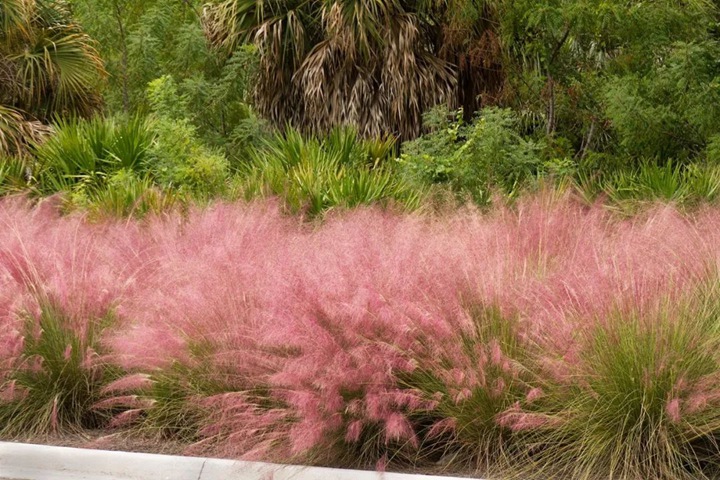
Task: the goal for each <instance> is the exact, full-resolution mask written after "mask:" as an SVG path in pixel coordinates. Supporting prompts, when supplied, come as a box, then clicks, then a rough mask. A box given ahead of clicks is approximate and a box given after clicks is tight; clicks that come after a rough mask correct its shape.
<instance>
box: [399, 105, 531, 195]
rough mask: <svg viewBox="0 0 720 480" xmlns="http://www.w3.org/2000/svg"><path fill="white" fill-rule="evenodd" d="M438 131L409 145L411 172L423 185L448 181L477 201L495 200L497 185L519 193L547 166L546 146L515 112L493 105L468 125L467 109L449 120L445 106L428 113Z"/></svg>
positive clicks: (406, 162) (406, 159) (406, 161)
mask: <svg viewBox="0 0 720 480" xmlns="http://www.w3.org/2000/svg"><path fill="white" fill-rule="evenodd" d="M425 119H426V125H427V126H428V127H429V128H431V129H433V132H432V133H429V134H427V135H425V136H423V137H421V138H419V139H417V140H414V141H412V142H408V143H405V144H404V145H403V148H402V150H403V155H402V156H401V163H402V164H403V170H404V173H405V175H406V176H408V177H410V178H413V179H415V180H416V181H418V182H419V183H421V184H422V183H427V182H429V183H447V184H449V185H450V186H451V188H452V189H453V190H455V191H457V192H458V193H460V194H466V195H470V196H471V197H472V198H473V199H474V200H475V201H476V202H478V203H480V204H484V203H487V202H489V200H490V195H491V191H492V189H493V188H499V189H501V190H503V191H504V192H505V193H507V194H510V195H512V194H514V193H515V192H517V191H518V190H519V189H520V188H521V187H522V186H523V185H524V182H525V181H526V180H527V179H528V178H530V177H532V176H533V175H534V174H536V173H537V172H538V170H539V169H540V168H541V165H542V161H541V156H540V150H541V147H540V145H538V144H537V143H535V142H533V141H532V140H528V139H525V138H524V137H522V136H521V135H520V134H519V133H518V128H517V127H518V120H517V117H516V115H515V114H514V113H513V112H512V111H511V110H503V109H497V108H487V109H484V110H482V111H481V112H480V113H479V115H478V117H477V119H476V120H474V121H473V122H472V123H470V124H465V123H464V121H463V119H462V112H458V114H457V116H456V118H455V120H453V121H448V120H447V114H446V113H444V112H443V110H442V109H439V110H435V111H433V112H431V113H430V114H429V115H427V116H426V118H425Z"/></svg>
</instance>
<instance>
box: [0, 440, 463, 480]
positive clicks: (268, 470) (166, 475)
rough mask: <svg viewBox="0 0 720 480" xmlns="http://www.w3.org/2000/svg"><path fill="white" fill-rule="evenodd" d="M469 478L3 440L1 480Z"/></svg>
mask: <svg viewBox="0 0 720 480" xmlns="http://www.w3.org/2000/svg"><path fill="white" fill-rule="evenodd" d="M70 479H72V480H381V479H382V480H467V479H460V478H457V477H436V476H429V475H410V474H400V473H377V472H367V471H360V470H339V469H334V468H317V467H300V466H294V465H275V464H270V463H259V462H242V461H235V460H219V459H213V458H194V457H176V456H170V455H151V454H147V453H128V452H108V451H103V450H85V449H78V448H65V447H49V446H45V445H29V444H24V443H7V442H0V480H70Z"/></svg>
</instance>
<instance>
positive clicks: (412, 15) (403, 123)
mask: <svg viewBox="0 0 720 480" xmlns="http://www.w3.org/2000/svg"><path fill="white" fill-rule="evenodd" d="M449 2H452V3H454V4H457V3H463V4H471V6H473V7H474V8H479V9H480V11H481V12H484V13H485V14H488V15H489V14H490V13H492V12H491V11H489V10H487V11H486V10H484V9H485V8H486V6H485V3H486V2H484V1H483V0H418V1H411V0H221V1H220V2H219V3H216V4H212V5H208V6H207V7H206V8H205V14H204V24H205V29H206V32H207V35H208V38H209V39H210V41H211V42H212V43H213V44H215V45H217V46H219V47H223V48H225V49H227V51H228V52H232V50H233V49H235V48H236V47H237V46H238V45H239V44H241V43H244V42H253V43H255V44H256V45H257V46H258V48H259V52H260V66H261V68H260V79H259V81H258V83H257V89H256V92H255V96H256V102H257V106H258V108H259V109H260V111H261V112H262V113H263V114H264V115H266V116H268V117H269V118H270V119H271V120H273V121H274V122H275V123H277V124H284V123H292V124H294V125H296V126H297V127H299V128H301V129H303V130H305V131H311V132H317V131H327V130H329V129H330V128H331V127H332V126H335V125H339V124H351V125H354V126H356V127H357V128H358V129H359V130H360V132H361V133H362V134H364V135H367V136H374V135H380V134H383V133H394V134H395V135H398V136H400V137H401V138H409V137H414V136H416V135H418V134H419V133H420V129H421V115H422V113H423V112H424V111H425V110H427V109H429V108H430V107H432V106H434V105H437V104H441V103H448V104H451V106H452V105H455V104H462V103H465V102H466V101H467V100H470V102H471V103H472V102H476V98H477V96H478V95H479V93H482V90H483V89H484V88H485V89H487V88H486V87H487V85H488V84H489V83H490V82H489V81H488V79H491V80H492V79H493V78H494V77H497V76H498V75H497V73H496V70H493V67H495V64H493V63H492V62H490V63H487V62H485V60H484V57H486V56H487V55H488V51H489V50H491V49H492V48H494V46H493V45H491V43H492V42H488V41H487V36H486V33H487V32H486V29H487V28H489V27H488V25H484V24H482V22H481V23H477V22H475V23H473V24H472V25H469V26H467V27H466V29H465V31H464V32H458V30H457V29H455V30H453V29H452V28H451V27H457V25H458V24H459V22H455V23H447V24H445V25H443V24H442V21H443V19H447V20H452V19H450V18H449V17H448V16H447V15H446V13H447V11H448V7H449ZM476 3H477V5H475V4H476ZM465 6H467V5H465ZM460 36H462V37H463V38H460ZM468 41H470V42H471V43H468ZM473 41H474V42H475V43H472V42H473ZM478 42H485V44H483V45H484V46H483V47H482V48H484V49H485V50H483V51H478V55H476V57H477V59H478V60H479V61H475V60H473V59H471V58H470V56H469V53H470V52H471V50H472V48H475V47H477V45H478ZM490 54H495V52H490ZM478 68H480V69H486V70H487V71H488V72H492V75H489V76H486V77H487V78H485V77H483V74H482V72H481V74H480V75H478V76H477V77H475V76H474V75H475V73H477V70H478ZM493 81H494V80H493ZM494 83H495V84H497V82H494ZM458 86H460V87H461V89H460V90H458ZM493 88H495V86H493ZM461 91H462V95H461ZM463 96H464V97H465V98H463Z"/></svg>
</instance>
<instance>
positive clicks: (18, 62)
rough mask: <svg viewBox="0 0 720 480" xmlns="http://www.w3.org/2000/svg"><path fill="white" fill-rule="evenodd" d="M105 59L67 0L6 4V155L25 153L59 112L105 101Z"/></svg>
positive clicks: (2, 41)
mask: <svg viewBox="0 0 720 480" xmlns="http://www.w3.org/2000/svg"><path fill="white" fill-rule="evenodd" d="M104 72H105V71H104V69H103V64H102V60H101V59H100V57H99V55H98V53H97V51H96V50H95V48H94V46H93V42H92V41H91V39H90V38H89V37H88V36H87V35H85V34H84V33H83V32H82V30H81V29H80V28H79V26H78V25H77V24H75V23H73V22H72V20H71V15H70V11H69V8H68V6H67V4H66V2H64V1H61V0H52V1H51V0H2V2H0V85H2V88H0V154H3V153H4V154H15V153H22V152H23V150H24V148H25V146H26V145H27V144H28V142H30V141H33V140H37V138H38V137H41V136H42V135H43V134H45V133H46V132H47V131H48V128H47V127H46V126H45V124H46V123H47V122H48V121H49V120H50V119H52V118H53V117H54V116H55V115H65V114H76V115H83V116H84V115H89V114H90V113H92V112H93V111H94V110H96V109H97V108H98V107H99V105H100V97H99V95H98V94H97V87H98V81H99V79H100V78H101V77H102V76H103V75H104Z"/></svg>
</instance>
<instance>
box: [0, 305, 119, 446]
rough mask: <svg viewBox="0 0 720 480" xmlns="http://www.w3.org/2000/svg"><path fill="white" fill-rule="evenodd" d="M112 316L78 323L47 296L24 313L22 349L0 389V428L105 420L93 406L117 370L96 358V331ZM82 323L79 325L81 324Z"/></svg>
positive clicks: (66, 427)
mask: <svg viewBox="0 0 720 480" xmlns="http://www.w3.org/2000/svg"><path fill="white" fill-rule="evenodd" d="M111 321H112V315H110V314H108V315H107V316H106V317H104V318H101V319H93V321H89V322H78V321H77V320H76V319H72V318H70V317H69V316H67V315H65V314H64V313H63V312H62V311H61V310H60V309H59V308H57V307H56V306H54V305H53V303H52V302H51V301H49V300H45V301H43V302H41V305H40V313H39V315H37V316H35V315H30V314H28V315H27V317H26V319H25V325H24V332H23V337H22V338H23V348H22V350H21V352H20V354H19V356H18V357H17V358H16V359H15V361H14V362H13V365H12V368H11V370H10V371H9V372H4V373H5V375H4V376H3V378H4V382H3V385H2V386H1V388H0V390H1V391H3V392H4V394H3V398H2V400H0V433H1V434H2V435H8V436H18V435H25V434H27V435H33V434H47V433H52V432H62V431H76V430H81V429H87V428H99V427H101V426H103V425H104V423H105V422H106V420H107V419H108V416H107V413H106V412H101V411H98V410H96V409H95V408H94V405H95V404H96V403H97V402H98V401H99V400H100V399H101V398H102V394H101V390H102V388H103V386H104V385H106V384H107V383H108V382H110V381H112V380H113V379H114V378H115V377H116V376H117V375H118V373H119V369H118V368H117V367H113V366H110V365H108V364H106V363H104V362H102V361H101V360H100V354H101V353H102V347H101V345H100V335H101V333H102V331H103V329H104V328H105V327H106V326H107V325H108V324H109V323H110V322H111ZM80 323H82V324H80Z"/></svg>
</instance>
